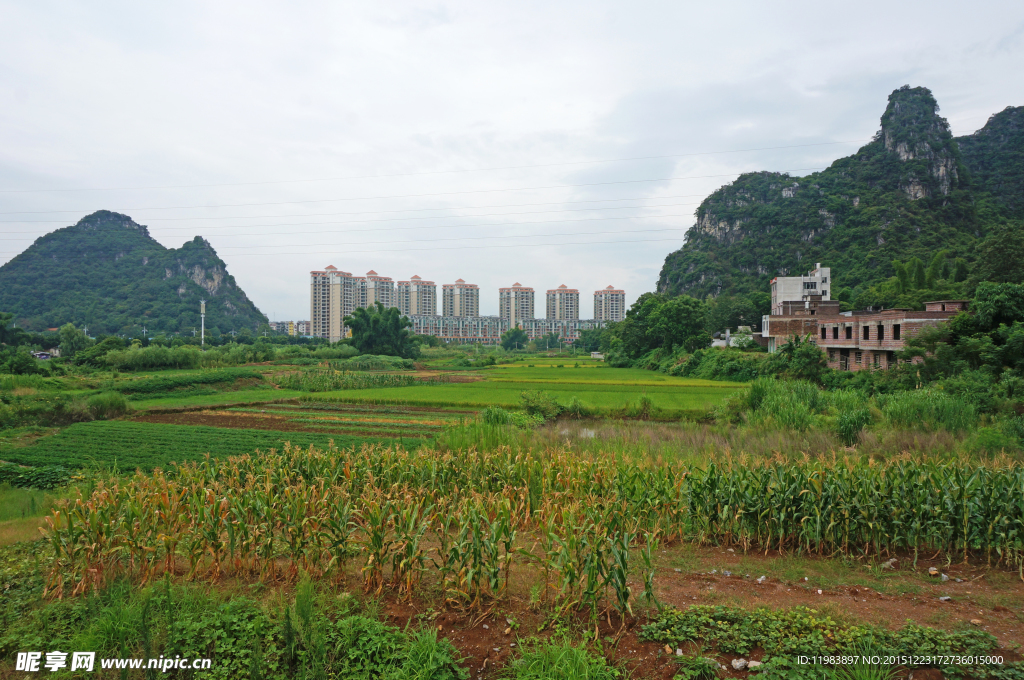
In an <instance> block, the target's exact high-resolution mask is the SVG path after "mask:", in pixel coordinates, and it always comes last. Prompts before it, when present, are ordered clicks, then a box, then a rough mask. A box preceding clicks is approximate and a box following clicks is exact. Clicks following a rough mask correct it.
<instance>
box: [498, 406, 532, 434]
mask: <svg viewBox="0 0 1024 680" xmlns="http://www.w3.org/2000/svg"><path fill="white" fill-rule="evenodd" d="M483 421H484V424H485V425H491V426H493V427H501V426H504V425H510V426H512V427H517V428H519V429H522V430H526V429H531V428H534V427H537V426H538V425H543V424H544V418H543V417H542V416H540V415H531V414H528V413H519V412H518V411H506V410H505V409H503V408H501V407H500V406H488V407H487V408H485V409H484V410H483Z"/></svg>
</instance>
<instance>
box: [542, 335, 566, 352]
mask: <svg viewBox="0 0 1024 680" xmlns="http://www.w3.org/2000/svg"><path fill="white" fill-rule="evenodd" d="M561 342H562V338H561V337H560V336H559V335H558V333H548V334H547V335H542V336H541V337H539V338H537V347H543V348H544V349H556V348H557V347H559V345H560V344H561Z"/></svg>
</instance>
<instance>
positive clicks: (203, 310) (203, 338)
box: [199, 300, 206, 345]
mask: <svg viewBox="0 0 1024 680" xmlns="http://www.w3.org/2000/svg"><path fill="white" fill-rule="evenodd" d="M199 319H200V324H201V325H202V329H203V330H202V334H201V335H200V336H199V344H200V345H205V344H206V300H200V301H199Z"/></svg>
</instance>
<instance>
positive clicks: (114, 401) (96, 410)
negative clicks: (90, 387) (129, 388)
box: [86, 392, 131, 420]
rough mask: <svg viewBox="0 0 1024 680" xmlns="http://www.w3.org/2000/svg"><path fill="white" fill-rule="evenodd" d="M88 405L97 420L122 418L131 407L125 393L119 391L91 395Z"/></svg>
mask: <svg viewBox="0 0 1024 680" xmlns="http://www.w3.org/2000/svg"><path fill="white" fill-rule="evenodd" d="M86 406H88V408H89V413H91V414H92V417H93V418H95V419H96V420H109V419H110V418H120V417H121V416H123V415H124V414H126V413H128V411H129V410H130V409H131V407H130V406H128V400H127V399H125V398H124V395H123V394H119V393H117V392H101V393H100V394H97V395H95V396H92V397H89V400H88V401H87V402H86Z"/></svg>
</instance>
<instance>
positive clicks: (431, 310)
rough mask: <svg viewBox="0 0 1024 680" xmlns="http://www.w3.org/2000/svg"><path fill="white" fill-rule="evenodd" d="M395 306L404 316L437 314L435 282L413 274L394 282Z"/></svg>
mask: <svg viewBox="0 0 1024 680" xmlns="http://www.w3.org/2000/svg"><path fill="white" fill-rule="evenodd" d="M394 306H395V307H398V311H400V312H401V313H402V314H404V315H405V316H412V315H414V314H416V315H425V316H433V315H436V314H437V284H435V283H434V282H433V281H424V280H423V279H421V278H420V277H419V276H413V277H412V278H411V279H410V280H408V281H399V282H398V283H396V284H395V305H394Z"/></svg>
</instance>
